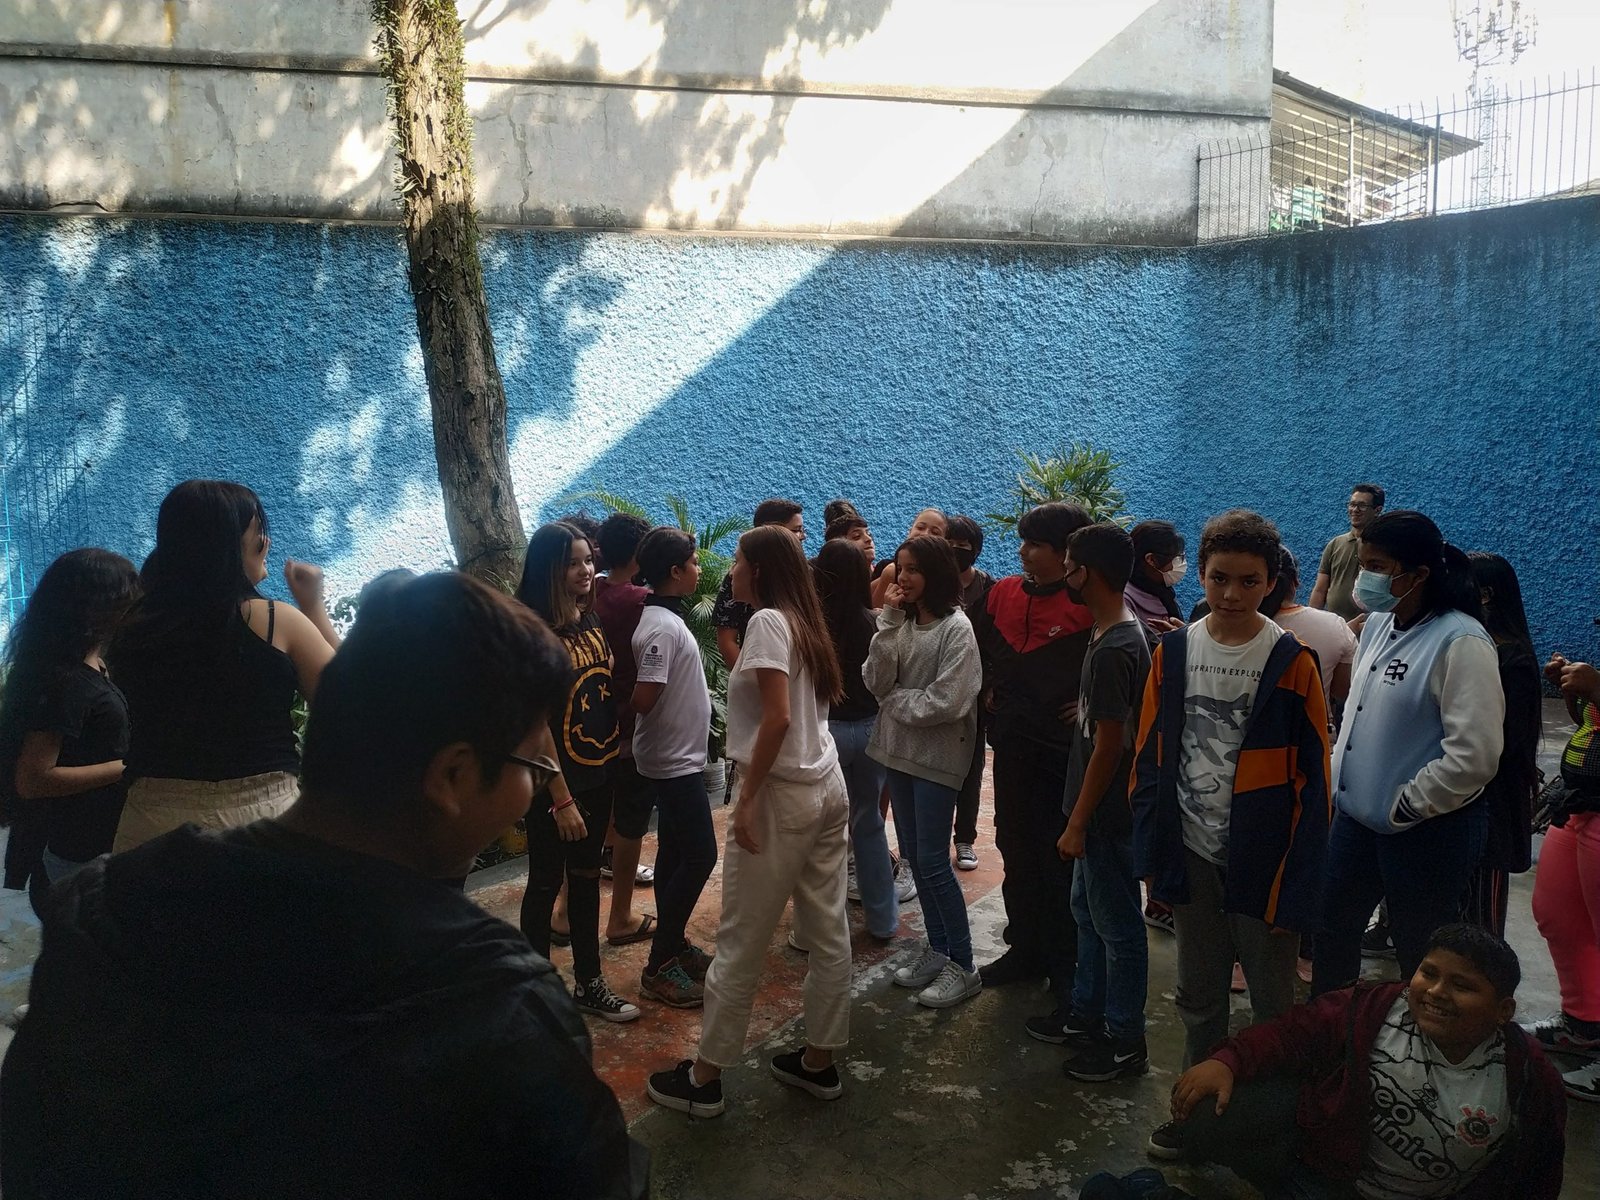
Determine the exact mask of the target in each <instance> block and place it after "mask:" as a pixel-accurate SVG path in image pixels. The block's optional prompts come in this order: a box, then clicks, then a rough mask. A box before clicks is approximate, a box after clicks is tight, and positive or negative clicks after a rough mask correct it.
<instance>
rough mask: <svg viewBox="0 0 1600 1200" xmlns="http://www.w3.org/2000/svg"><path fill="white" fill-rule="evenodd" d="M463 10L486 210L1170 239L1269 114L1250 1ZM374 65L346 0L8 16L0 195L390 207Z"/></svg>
mask: <svg viewBox="0 0 1600 1200" xmlns="http://www.w3.org/2000/svg"><path fill="white" fill-rule="evenodd" d="M460 10H461V14H462V17H463V20H464V22H465V28H466V32H467V38H468V42H467V57H468V63H469V83H468V102H469V104H470V106H471V108H472V110H473V112H474V116H475V119H476V127H477V130H476V139H477V140H476V157H477V164H478V175H479V185H480V186H479V202H480V206H481V208H482V211H483V213H484V215H485V217H487V218H488V219H489V220H491V221H497V222H503V223H507V224H528V225H556V226H577V227H624V228H654V229H661V228H674V229H737V230H744V231H755V232H791V233H792V232H800V233H815V234H821V233H847V234H910V235H928V234H934V235H938V236H944V237H979V238H983V237H1002V238H1022V239H1043V240H1066V241H1082V242H1109V243H1118V242H1128V243H1140V244H1172V243H1183V242H1190V241H1193V237H1194V224H1195V214H1194V209H1195V201H1194V195H1195V190H1194V189H1195V184H1194V172H1195V152H1196V148H1197V147H1198V146H1199V144H1200V143H1202V142H1205V141H1209V140H1212V139H1215V138H1219V137H1229V136H1237V135H1239V134H1242V133H1246V132H1250V131H1258V130H1261V129H1264V128H1265V125H1266V123H1267V119H1268V115H1269V113H1270V93H1271V38H1272V26H1271V4H1270V0H1100V2H1098V3H1095V4H1082V5H1080V4H1074V5H1041V4H1038V3H1036V2H1033V0H988V2H986V3H985V4H984V5H983V6H982V7H981V10H980V9H978V8H975V7H974V6H973V5H971V4H970V3H968V2H967V0H899V2H898V3H895V2H894V0H844V2H840V0H835V2H832V3H829V4H827V5H817V4H815V3H812V2H811V0H742V2H740V3H737V4H734V3H730V2H729V0H670V2H669V0H641V2H639V3H630V4H628V5H620V4H617V3H614V2H612V0H567V2H565V3H555V4H551V3H544V2H542V0H494V2H492V3H486V2H482V0H461V4H460ZM975 14H979V16H980V19H976V20H975V19H974V17H975ZM375 71H376V65H375V62H374V61H373V56H372V50H371V29H370V26H369V23H368V18H367V15H366V5H365V3H358V2H356V0H336V2H332V3H324V4H315V5H307V4H302V3H291V2H290V0H272V2H266V3H260V4H249V5H240V4H236V3H222V2H221V0H192V2H190V3H184V4H179V3H167V4H163V5H158V4H148V3H147V4H141V5H132V4H130V5H115V6H109V7H108V6H106V5H103V4H99V3H92V2H91V0H54V2H53V3H42V4H30V5H23V6H13V7H11V8H7V9H4V10H3V11H0V121H3V122H4V124H0V129H3V130H5V132H6V133H7V134H8V135H9V136H6V137H0V206H10V207H18V208H51V207H56V206H65V205H84V206H89V207H94V208H98V209H101V210H104V211H112V212H129V213H136V212H152V211H165V212H171V211H184V212H202V213H220V214H226V215H235V216H259V215H274V216H278V215H299V216H313V217H337V218H380V219H387V218H392V217H393V216H394V213H395V206H394V199H393V190H392V187H391V180H392V177H393V158H392V154H391V153H390V151H389V135H388V128H387V124H386V120H385V116H384V108H383V88H382V84H381V81H380V80H379V79H378V77H377V76H376V74H375Z"/></svg>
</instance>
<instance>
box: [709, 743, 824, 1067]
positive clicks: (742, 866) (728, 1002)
mask: <svg viewBox="0 0 1600 1200" xmlns="http://www.w3.org/2000/svg"><path fill="white" fill-rule="evenodd" d="M758 797H759V801H760V810H759V819H758V821H757V827H756V831H755V836H756V840H757V841H758V842H759V843H760V846H761V853H760V854H751V853H749V852H748V851H746V850H744V849H743V848H742V847H740V846H739V844H738V843H737V842H735V841H734V840H733V824H732V822H729V825H728V836H727V842H726V845H725V846H724V849H723V857H722V924H721V926H720V927H719V928H718V930H717V956H716V958H715V959H713V960H712V963H711V968H710V970H709V971H707V972H706V984H705V988H706V1001H705V1020H704V1024H703V1025H702V1026H701V1030H700V1057H701V1058H703V1059H704V1060H705V1061H706V1062H708V1063H710V1064H712V1065H713V1066H717V1067H724V1068H726V1067H731V1066H732V1065H733V1064H734V1063H736V1062H738V1061H739V1058H740V1056H741V1055H743V1053H744V1039H745V1034H746V1033H747V1032H748V1031H749V1027H750V1008H751V1006H752V1004H754V1002H755V995H756V987H757V985H758V984H759V983H760V982H761V967H762V964H763V963H764V962H765V961H766V956H767V948H768V947H769V946H770V945H771V944H772V934H773V931H774V930H776V929H777V928H778V921H779V920H780V919H781V918H782V917H783V906H784V905H785V904H786V903H788V901H789V898H790V896H793V897H794V923H795V928H797V929H800V930H803V931H804V932H803V938H804V940H805V943H806V945H807V946H808V948H809V949H810V951H811V953H810V954H809V955H808V960H807V964H806V982H805V991H804V1000H805V1017H806V1041H807V1042H808V1043H810V1044H811V1045H813V1046H815V1047H817V1048H818V1049H819V1050H837V1049H839V1048H841V1047H843V1046H844V1045H845V1044H846V1043H847V1042H848V1041H849V1040H850V921H849V918H848V917H847V916H846V914H845V899H844V888H845V829H846V826H847V824H848V821H849V816H850V801H849V799H848V798H847V796H846V794H845V788H844V776H843V775H842V774H841V773H840V772H839V769H838V768H837V767H835V768H834V769H833V770H832V771H830V772H829V773H828V775H827V777H826V778H824V779H823V780H822V781H821V782H819V783H786V782H784V781H783V780H778V779H772V778H768V780H767V782H766V783H765V784H764V785H762V788H761V791H760V792H759V793H758Z"/></svg>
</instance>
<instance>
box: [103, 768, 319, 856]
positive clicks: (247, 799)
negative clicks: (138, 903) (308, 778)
mask: <svg viewBox="0 0 1600 1200" xmlns="http://www.w3.org/2000/svg"><path fill="white" fill-rule="evenodd" d="M299 794H300V780H299V779H297V778H296V777H295V776H293V775H291V774H289V772H287V771H269V772H268V773H267V774H265V775H248V776H246V777H245V778H243V779H222V780H218V781H216V782H212V781H210V780H206V779H136V780H134V781H133V784H132V786H130V787H129V788H128V802H127V803H126V804H125V805H123V808H122V821H121V822H120V823H119V824H118V825H117V840H116V841H115V842H114V843H112V846H111V853H113V854H121V853H122V852H123V851H124V850H132V849H133V848H134V847H135V846H142V845H143V844H144V843H145V842H148V841H149V840H150V839H151V838H158V837H160V836H161V835H162V834H164V833H170V832H172V831H173V830H174V829H177V828H178V827H179V826H180V825H190V824H192V825H198V826H200V828H201V829H234V828H237V827H238V826H240V825H248V824H250V822H252V821H259V820H261V819H262V818H263V817H276V816H278V815H279V814H281V813H282V812H283V811H284V810H285V809H287V808H288V807H289V806H290V805H291V804H293V803H294V801H295V797H296V796H298V795H299Z"/></svg>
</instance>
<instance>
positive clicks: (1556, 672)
mask: <svg viewBox="0 0 1600 1200" xmlns="http://www.w3.org/2000/svg"><path fill="white" fill-rule="evenodd" d="M1566 667H1567V660H1566V659H1565V658H1563V657H1562V656H1561V655H1559V654H1552V655H1551V656H1550V661H1549V662H1547V663H1545V665H1544V677H1545V679H1547V680H1548V681H1549V683H1550V686H1551V687H1555V688H1558V687H1560V686H1561V672H1562V671H1564V670H1566Z"/></svg>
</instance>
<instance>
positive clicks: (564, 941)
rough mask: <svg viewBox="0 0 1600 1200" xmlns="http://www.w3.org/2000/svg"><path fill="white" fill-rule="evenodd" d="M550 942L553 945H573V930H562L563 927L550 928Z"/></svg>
mask: <svg viewBox="0 0 1600 1200" xmlns="http://www.w3.org/2000/svg"><path fill="white" fill-rule="evenodd" d="M550 944H551V945H552V946H570V945H572V932H571V930H561V929H554V928H552V929H551V930H550Z"/></svg>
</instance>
